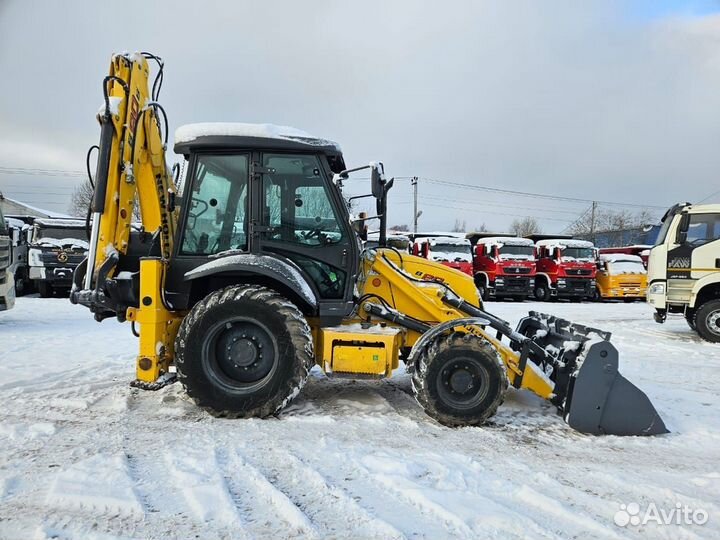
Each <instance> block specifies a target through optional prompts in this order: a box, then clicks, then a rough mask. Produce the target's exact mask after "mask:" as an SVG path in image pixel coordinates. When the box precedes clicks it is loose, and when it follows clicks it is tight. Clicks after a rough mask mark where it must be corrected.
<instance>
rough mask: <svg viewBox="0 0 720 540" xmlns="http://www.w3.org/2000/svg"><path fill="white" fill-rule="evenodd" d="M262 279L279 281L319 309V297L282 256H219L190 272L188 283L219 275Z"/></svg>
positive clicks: (299, 272)
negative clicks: (260, 277)
mask: <svg viewBox="0 0 720 540" xmlns="http://www.w3.org/2000/svg"><path fill="white" fill-rule="evenodd" d="M228 273H231V274H250V275H261V276H264V277H267V278H270V279H273V280H275V281H278V282H280V283H282V284H283V285H285V286H286V287H288V288H289V289H290V290H292V291H295V292H296V293H297V294H298V295H299V296H300V297H301V298H302V299H303V300H304V301H305V302H307V303H308V305H310V306H311V307H312V308H313V309H314V308H316V307H317V303H318V302H317V293H316V291H315V288H314V287H313V285H312V284H311V283H310V282H309V281H308V280H307V279H305V277H304V276H303V274H302V271H301V270H300V267H298V266H297V265H296V264H295V263H293V262H292V261H290V260H289V259H286V258H284V257H280V256H279V255H255V254H252V253H237V254H233V255H225V256H220V257H218V258H216V259H213V260H211V261H208V262H206V263H205V264H202V265H200V266H198V267H197V268H194V269H192V270H190V271H189V272H187V273H186V274H185V280H186V281H192V280H194V279H198V278H201V277H207V276H212V275H217V274H228Z"/></svg>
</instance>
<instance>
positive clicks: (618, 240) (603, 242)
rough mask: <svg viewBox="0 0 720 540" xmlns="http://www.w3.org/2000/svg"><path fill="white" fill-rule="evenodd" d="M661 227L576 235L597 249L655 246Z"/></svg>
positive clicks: (650, 226) (648, 226)
mask: <svg viewBox="0 0 720 540" xmlns="http://www.w3.org/2000/svg"><path fill="white" fill-rule="evenodd" d="M659 231H660V225H645V226H644V227H634V228H631V229H618V230H615V231H597V232H595V233H593V234H589V233H588V234H576V235H574V237H575V238H577V239H579V240H589V241H590V242H592V243H593V244H595V247H599V248H606V247H623V246H637V245H644V246H653V245H655V240H656V239H657V235H658V232H659Z"/></svg>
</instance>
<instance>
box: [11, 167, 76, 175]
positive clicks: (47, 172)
mask: <svg viewBox="0 0 720 540" xmlns="http://www.w3.org/2000/svg"><path fill="white" fill-rule="evenodd" d="M0 173H2V174H23V175H30V176H67V177H82V176H87V173H86V172H85V171H70V170H62V169H36V168H24V167H0Z"/></svg>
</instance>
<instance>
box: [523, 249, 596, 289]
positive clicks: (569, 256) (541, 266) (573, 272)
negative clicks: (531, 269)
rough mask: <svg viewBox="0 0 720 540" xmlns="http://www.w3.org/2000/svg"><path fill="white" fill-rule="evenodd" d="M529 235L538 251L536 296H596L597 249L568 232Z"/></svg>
mask: <svg viewBox="0 0 720 540" xmlns="http://www.w3.org/2000/svg"><path fill="white" fill-rule="evenodd" d="M528 238H530V239H531V240H533V241H535V249H536V254H537V262H536V265H535V268H536V271H537V276H536V278H535V291H534V296H535V299H536V300H543V301H549V300H552V299H556V298H567V299H569V300H574V301H581V300H585V299H590V298H593V296H595V288H596V282H595V277H596V273H597V267H596V256H597V250H596V249H595V246H594V245H593V243H592V242H588V241H586V240H575V239H573V238H572V237H568V236H549V235H531V236H529V237H528Z"/></svg>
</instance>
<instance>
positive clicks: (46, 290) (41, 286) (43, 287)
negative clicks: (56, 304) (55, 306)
mask: <svg viewBox="0 0 720 540" xmlns="http://www.w3.org/2000/svg"><path fill="white" fill-rule="evenodd" d="M37 291H38V292H39V293H40V296H41V297H42V298H50V297H51V296H52V294H53V289H52V285H50V284H49V283H48V282H47V281H40V282H38V284H37Z"/></svg>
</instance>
